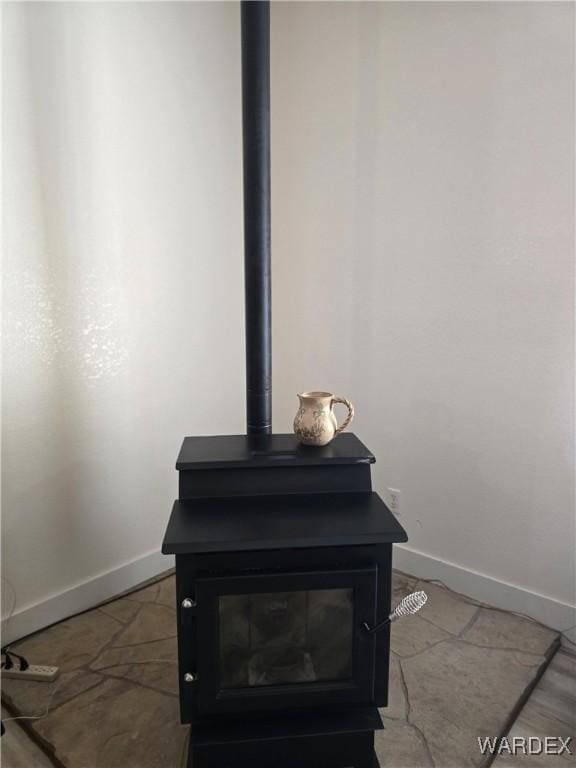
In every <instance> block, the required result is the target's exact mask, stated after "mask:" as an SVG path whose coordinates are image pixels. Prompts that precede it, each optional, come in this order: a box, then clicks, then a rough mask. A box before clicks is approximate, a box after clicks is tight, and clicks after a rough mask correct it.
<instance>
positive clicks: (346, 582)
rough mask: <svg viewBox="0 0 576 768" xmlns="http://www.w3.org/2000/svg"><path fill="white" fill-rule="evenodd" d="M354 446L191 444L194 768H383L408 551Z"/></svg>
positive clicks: (182, 593) (367, 460)
mask: <svg viewBox="0 0 576 768" xmlns="http://www.w3.org/2000/svg"><path fill="white" fill-rule="evenodd" d="M373 462H374V457H373V455H372V454H371V453H370V451H369V450H368V449H367V448H366V447H365V446H364V445H363V444H362V443H361V442H360V440H358V438H356V437H355V435H353V434H343V435H340V436H339V437H337V438H336V439H335V440H334V441H333V443H331V444H330V445H328V446H326V447H324V448H311V447H306V446H302V445H299V444H298V443H297V442H296V439H295V438H294V436H293V435H265V434H264V435H234V436H220V437H187V438H186V439H185V440H184V443H183V446H182V449H181V451H180V455H179V457H178V461H177V465H176V466H177V469H178V470H179V499H178V501H176V502H175V504H174V508H173V511H172V515H171V518H170V522H169V524H168V528H167V531H166V535H165V538H164V543H163V547H162V551H163V552H164V553H166V554H174V555H176V589H177V611H178V653H179V679H180V709H181V720H182V722H183V723H190V724H191V741H190V751H189V768H239V767H240V766H243V767H244V766H245V767H246V768H247V767H248V766H250V768H259V767H260V766H261V767H262V768H264V766H266V767H267V768H271V767H272V766H277V767H278V768H367V767H368V766H370V768H373V766H376V765H378V763H377V761H376V758H375V755H374V748H373V739H374V730H377V729H379V728H381V727H382V723H381V720H380V717H379V715H378V710H377V707H379V706H386V704H387V699H388V660H389V648H390V628H389V625H385V626H384V628H383V629H382V630H381V631H379V632H377V633H370V632H369V631H367V628H366V627H374V626H375V625H376V624H378V623H379V622H381V621H383V620H384V619H385V618H386V617H387V616H388V614H389V613H390V602H391V568H392V545H393V543H395V542H400V541H406V539H407V537H406V533H405V531H404V530H403V528H402V527H401V526H400V524H399V523H398V521H397V520H396V518H395V517H394V516H393V515H392V514H391V513H390V511H389V510H388V508H387V507H386V506H385V504H384V503H383V502H382V500H381V499H380V498H379V496H378V495H377V494H376V493H374V492H373V491H372V485H371V476H370V465H371V464H372V463H373Z"/></svg>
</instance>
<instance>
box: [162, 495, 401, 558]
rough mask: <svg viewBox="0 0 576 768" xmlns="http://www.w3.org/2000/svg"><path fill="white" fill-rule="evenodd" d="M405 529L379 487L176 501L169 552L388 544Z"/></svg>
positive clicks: (165, 548)
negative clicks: (361, 490) (355, 490)
mask: <svg viewBox="0 0 576 768" xmlns="http://www.w3.org/2000/svg"><path fill="white" fill-rule="evenodd" d="M407 540H408V537H407V535H406V532H405V530H404V529H403V528H402V526H401V525H400V523H399V522H398V521H397V520H396V518H395V517H394V515H393V514H392V513H391V512H390V510H389V509H388V507H387V506H386V505H385V504H384V502H383V501H382V499H381V498H380V497H379V496H378V494H377V493H372V492H367V493H322V494H320V493H318V494H308V495H305V494H287V495H283V496H243V497H232V498H216V499H192V500H187V501H176V502H175V504H174V507H173V509H172V515H171V517H170V522H169V523H168V528H167V530H166V535H165V537H164V542H163V544H162V552H163V553H164V554H195V553H196V554H198V553H207V552H231V551H236V552H240V551H246V550H261V549H292V548H306V547H333V546H348V545H362V544H364V545H365V544H388V543H397V542H403V541H407Z"/></svg>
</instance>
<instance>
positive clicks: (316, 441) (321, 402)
mask: <svg viewBox="0 0 576 768" xmlns="http://www.w3.org/2000/svg"><path fill="white" fill-rule="evenodd" d="M298 397H299V398H300V408H298V413H297V414H296V418H295V419H294V433H295V435H296V437H297V438H298V440H300V442H301V443H304V445H327V444H328V443H329V442H330V441H331V440H333V439H334V437H335V436H336V435H337V434H338V433H339V432H342V431H343V430H344V429H346V427H347V426H348V425H349V424H350V422H351V421H352V419H353V418H354V406H353V405H352V403H351V402H350V400H346V398H345V397H337V396H336V395H333V394H332V393H331V392H303V393H302V394H301V395H298ZM336 403H342V405H345V406H346V408H348V416H347V417H346V419H345V420H344V422H343V423H342V425H341V426H338V422H337V421H336V416H335V415H334V405H335V404H336Z"/></svg>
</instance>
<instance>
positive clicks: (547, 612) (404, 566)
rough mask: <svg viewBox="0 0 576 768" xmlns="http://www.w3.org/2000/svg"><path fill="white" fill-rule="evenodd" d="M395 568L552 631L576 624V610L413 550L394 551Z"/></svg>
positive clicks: (575, 638) (571, 635)
mask: <svg viewBox="0 0 576 768" xmlns="http://www.w3.org/2000/svg"><path fill="white" fill-rule="evenodd" d="M394 568H397V569H398V570H399V571H403V572H404V573H408V574H411V575H413V576H417V577H418V578H420V579H438V580H439V581H442V582H444V584H446V586H448V587H450V589H453V590H454V591H455V592H460V593H462V594H464V595H468V596H469V597H472V598H474V599H476V600H480V601H481V602H483V603H488V604H489V605H493V606H495V607H496V608H503V609H504V610H506V611H515V612H516V613H523V614H526V616H531V617H532V618H533V619H536V620H537V621H539V622H540V623H542V624H545V625H546V626H547V627H552V629H557V630H559V631H565V630H567V629H568V628H569V627H574V624H576V618H575V617H576V606H573V605H570V604H569V603H562V602H560V601H559V600H554V599H553V598H551V597H546V595H540V594H538V593H537V592H530V591H528V590H526V589H522V587H516V586H514V585H513V584H508V583H507V582H505V581H498V580H497V579H493V578H491V577H490V576H486V575H485V574H483V573H477V572H476V571H471V570H469V569H468V568H464V567H462V566H461V565H456V564H455V563H449V562H446V561H445V560H440V559H438V558H435V557H431V556H430V555H425V554H424V553H423V552H418V551H416V550H414V549H410V548H409V547H405V546H402V545H398V546H395V547H394ZM567 636H568V638H569V639H571V640H573V641H576V630H574V629H572V631H571V632H567ZM563 640H564V638H563Z"/></svg>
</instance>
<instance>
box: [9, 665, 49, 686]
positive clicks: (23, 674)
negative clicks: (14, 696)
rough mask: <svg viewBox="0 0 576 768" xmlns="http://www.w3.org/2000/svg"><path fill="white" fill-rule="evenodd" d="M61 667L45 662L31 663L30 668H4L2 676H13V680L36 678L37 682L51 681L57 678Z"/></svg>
mask: <svg viewBox="0 0 576 768" xmlns="http://www.w3.org/2000/svg"><path fill="white" fill-rule="evenodd" d="M59 672H60V669H59V667H48V666H46V665H44V664H30V666H29V667H28V669H17V668H16V667H12V668H11V669H4V668H3V669H2V670H1V673H2V677H3V678H5V679H10V678H12V679H13V680H35V681H36V682H45V683H51V682H52V680H56V678H57V677H58V673H59Z"/></svg>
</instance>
